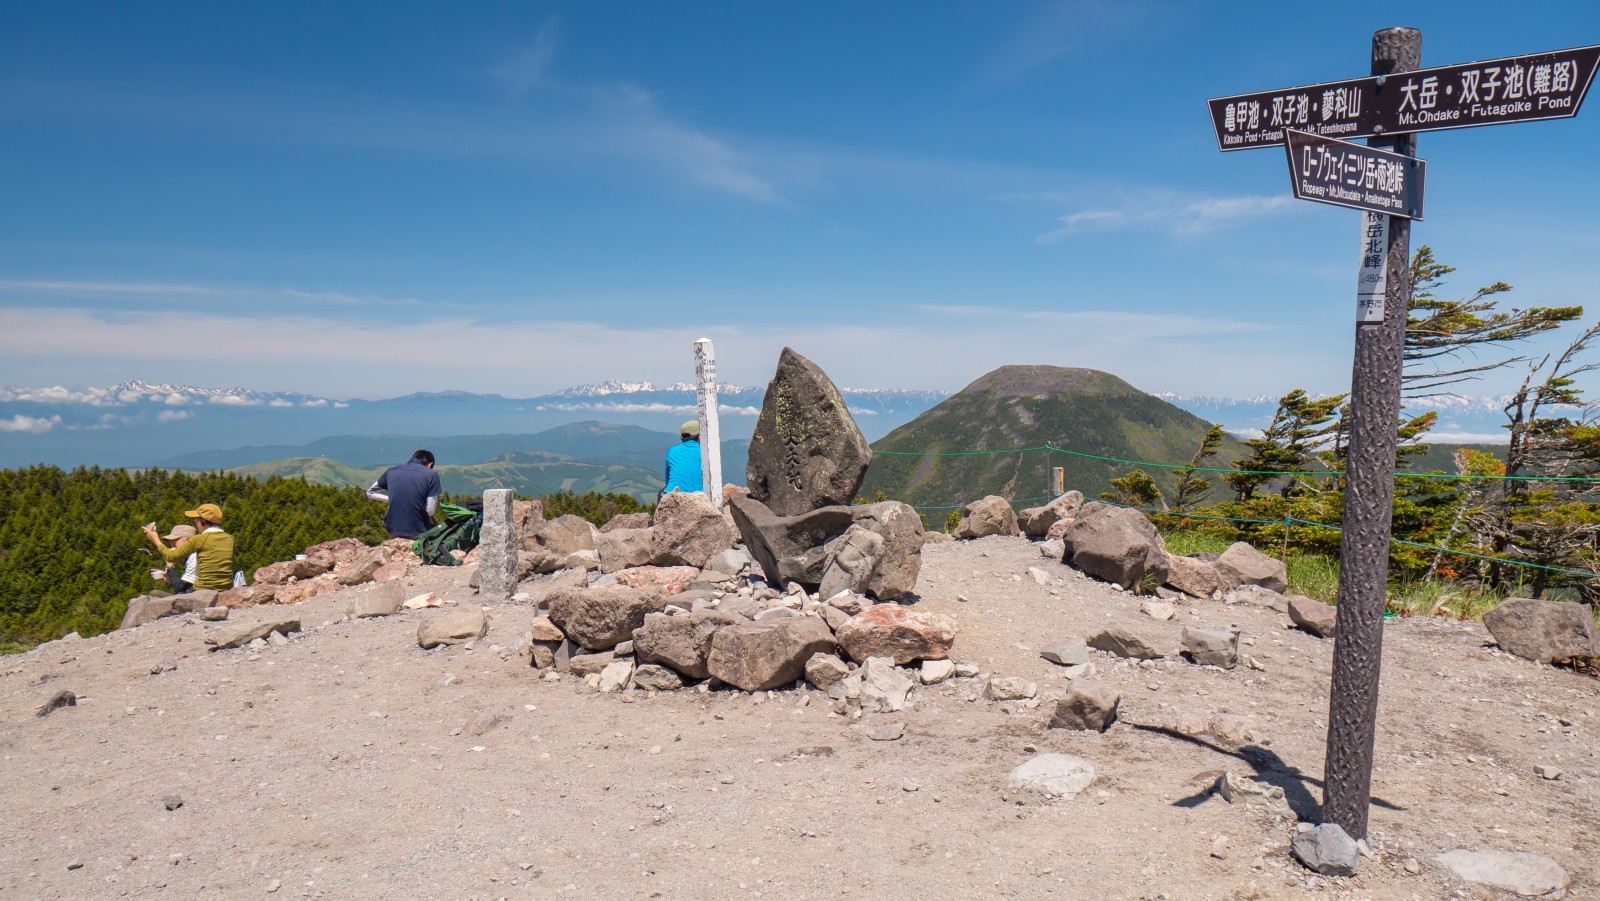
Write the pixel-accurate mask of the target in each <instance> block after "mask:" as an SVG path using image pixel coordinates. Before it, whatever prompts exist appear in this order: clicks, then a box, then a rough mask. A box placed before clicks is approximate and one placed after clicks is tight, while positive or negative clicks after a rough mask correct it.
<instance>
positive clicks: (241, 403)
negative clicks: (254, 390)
mask: <svg viewBox="0 0 1600 901" xmlns="http://www.w3.org/2000/svg"><path fill="white" fill-rule="evenodd" d="M206 403H212V404H220V405H222V406H224V407H259V406H261V400H260V398H255V397H244V396H241V395H238V394H217V395H213V396H212V397H209V398H207V399H206Z"/></svg>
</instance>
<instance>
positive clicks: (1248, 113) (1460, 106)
mask: <svg viewBox="0 0 1600 901" xmlns="http://www.w3.org/2000/svg"><path fill="white" fill-rule="evenodd" d="M1597 64H1600V45H1594V46H1590V47H1576V48H1573V49H1571V50H1554V51H1551V52H1549V53H1535V54H1531V55H1528V56H1512V57H1507V58H1505V59H1494V60H1488V61H1486V62H1478V63H1462V64H1460V65H1455V66H1441V67H1439V68H1435V69H1417V70H1415V71H1411V72H1401V73H1399V74H1396V75H1387V76H1372V77H1369V78H1355V79H1351V80H1349V81H1335V82H1329V83H1327V84H1317V85H1308V86H1305V87H1299V88H1284V89H1283V90H1278V91H1260V92H1258V93H1254V94H1241V95H1238V96H1235V97H1219V98H1217V99H1215V100H1211V101H1209V104H1210V107H1211V123H1212V126H1213V127H1214V128H1215V129H1216V133H1217V147H1218V148H1219V149H1221V150H1224V151H1226V150H1250V149H1252V148H1256V147H1279V146H1282V145H1283V144H1284V141H1285V133H1286V132H1287V131H1288V130H1289V129H1296V130H1299V131H1303V132H1306V133H1308V134H1312V135H1316V136H1319V137H1324V138H1335V139H1341V140H1350V139H1352V138H1367V137H1372V136H1374V135H1386V134H1404V133H1409V132H1423V131H1442V130H1444V129H1450V128H1471V127H1473V126H1477V125H1503V124H1506V123H1510V122H1532V121H1536V120H1539V119H1565V118H1568V117H1570V116H1575V115H1577V114H1578V107H1579V106H1581V105H1582V104H1583V98H1584V96H1585V95H1586V94H1587V93H1588V91H1589V84H1590V82H1592V81H1593V80H1594V74H1595V69H1596V67H1597Z"/></svg>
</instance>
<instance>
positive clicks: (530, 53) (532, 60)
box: [489, 17, 560, 94]
mask: <svg viewBox="0 0 1600 901" xmlns="http://www.w3.org/2000/svg"><path fill="white" fill-rule="evenodd" d="M559 24H560V19H559V17H558V18H552V19H551V20H550V21H548V22H546V23H545V25H544V27H543V28H541V29H539V34H538V35H537V36H536V37H534V39H533V42H532V43H530V44H528V46H526V47H524V48H523V49H522V50H521V52H519V53H517V54H516V55H515V56H512V57H511V58H510V59H508V60H506V61H505V62H503V63H501V64H499V65H497V66H494V67H492V68H490V69H489V74H490V75H493V76H494V77H496V78H498V79H500V80H502V81H504V82H505V83H506V84H508V85H510V86H511V90H512V92H513V93H517V94H520V93H522V92H523V91H526V90H528V89H529V88H531V87H533V86H534V85H537V84H539V83H541V82H543V81H544V79H545V73H546V72H548V71H549V70H550V65H551V63H552V62H554V61H555V57H556V28H557V26H558V25H559Z"/></svg>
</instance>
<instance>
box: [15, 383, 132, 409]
mask: <svg viewBox="0 0 1600 901" xmlns="http://www.w3.org/2000/svg"><path fill="white" fill-rule="evenodd" d="M0 401H23V402H26V403H36V404H85V405H88V406H92V407H105V406H112V405H114V404H115V403H116V399H115V398H113V397H112V396H111V392H110V391H109V390H107V389H105V388H89V389H87V390H84V391H76V390H73V389H71V388H63V387H61V386H60V385H56V386H54V387H50V388H6V387H0Z"/></svg>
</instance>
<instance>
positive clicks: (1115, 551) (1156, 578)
mask: <svg viewBox="0 0 1600 901" xmlns="http://www.w3.org/2000/svg"><path fill="white" fill-rule="evenodd" d="M1062 538H1063V540H1064V541H1065V542H1066V547H1067V552H1066V555H1065V557H1063V562H1065V563H1069V564H1071V565H1072V566H1075V567H1077V568H1078V569H1080V570H1082V571H1084V572H1086V573H1088V574H1089V575H1091V576H1094V577H1095V578H1097V579H1101V580H1103V581H1106V582H1115V583H1117V584H1118V585H1121V586H1123V587H1125V588H1135V587H1137V586H1140V585H1143V584H1145V583H1146V582H1147V581H1153V582H1154V585H1151V586H1150V587H1152V588H1154V587H1155V585H1159V584H1161V583H1163V582H1165V581H1166V580H1167V551H1166V548H1165V546H1164V545H1163V544H1162V541H1161V533H1160V532H1158V531H1156V527H1155V526H1154V525H1153V524H1152V523H1151V522H1150V520H1149V518H1148V517H1146V516H1145V515H1144V514H1143V513H1140V512H1139V511H1137V510H1129V509H1127V508H1125V507H1112V506H1109V505H1106V504H1085V505H1084V507H1083V509H1082V510H1079V511H1078V515H1077V516H1076V517H1074V518H1073V520H1072V524H1071V525H1069V526H1067V529H1066V532H1065V534H1064V535H1062Z"/></svg>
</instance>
